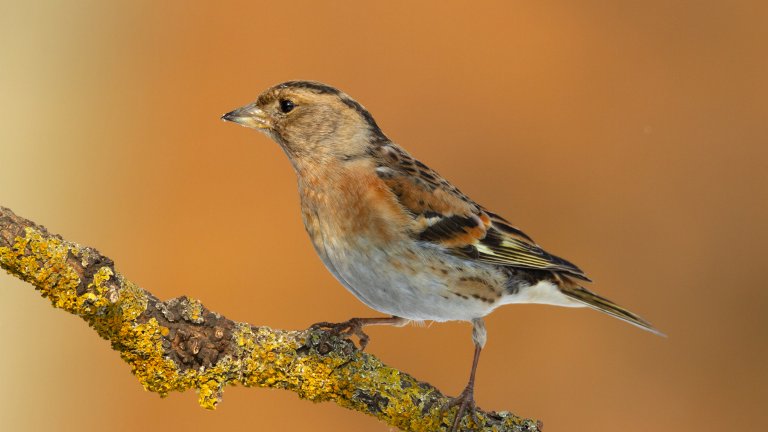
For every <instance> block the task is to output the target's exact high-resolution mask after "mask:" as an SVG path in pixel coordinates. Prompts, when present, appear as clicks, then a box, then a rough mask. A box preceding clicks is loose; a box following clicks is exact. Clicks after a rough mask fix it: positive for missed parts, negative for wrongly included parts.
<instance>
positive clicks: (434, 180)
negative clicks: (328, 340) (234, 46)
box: [222, 81, 659, 430]
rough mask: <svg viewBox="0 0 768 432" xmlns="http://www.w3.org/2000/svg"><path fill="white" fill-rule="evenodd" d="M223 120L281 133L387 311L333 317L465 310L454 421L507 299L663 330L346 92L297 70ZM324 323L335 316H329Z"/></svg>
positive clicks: (302, 180) (344, 257) (327, 231)
mask: <svg viewBox="0 0 768 432" xmlns="http://www.w3.org/2000/svg"><path fill="white" fill-rule="evenodd" d="M222 119H223V120H226V121H231V122H235V123H238V124H240V125H242V126H246V127H249V128H252V129H256V130H258V131H260V132H263V133H265V134H266V135H267V136H269V137H270V138H272V139H273V140H274V141H276V142H277V143H278V144H279V145H280V147H281V148H282V149H283V151H284V152H285V153H286V154H287V155H288V158H289V159H290V161H291V164H292V165H293V168H294V170H295V171H296V175H297V177H298V186H299V195H300V196H301V214H302V216H303V220H304V226H305V227H306V230H307V232H308V233H309V237H310V239H311V240H312V244H313V245H314V247H315V250H316V251H317V253H318V255H320V258H321V259H322V261H323V263H324V264H325V266H326V267H327V268H328V270H329V271H330V272H331V273H333V275H334V276H335V277H336V279H338V280H339V282H341V284H342V285H344V286H345V287H346V288H347V289H348V290H349V291H350V292H352V294H354V295H355V296H356V297H357V298H358V299H360V301H362V302H363V303H365V304H366V305H368V306H369V307H371V308H372V309H375V310H377V311H380V312H383V313H385V314H389V315H392V317H391V318H367V319H366V318H356V319H352V320H350V321H348V322H346V323H342V324H340V325H338V326H337V327H335V328H336V329H344V331H345V332H346V333H355V334H357V335H359V336H360V338H361V346H363V347H364V346H365V343H366V342H367V336H365V334H364V333H363V332H362V327H363V326H365V325H371V324H393V325H403V324H405V323H407V322H409V321H411V320H413V321H424V320H431V321H450V320H460V321H469V322H471V323H472V325H473V331H472V339H473V341H474V345H475V351H474V359H473V362H472V369H471V372H470V376H469V382H468V383H467V386H466V388H465V389H464V391H463V392H462V393H461V395H459V396H458V397H457V398H455V399H453V402H452V403H451V405H450V406H456V405H458V406H459V410H458V413H457V414H456V417H455V419H454V422H453V424H452V428H451V429H452V430H456V429H457V428H458V426H459V423H460V422H461V419H462V418H463V417H464V414H465V413H467V412H469V413H470V414H474V409H475V404H474V395H473V391H474V380H475V371H476V370H477V363H478V359H479V357H480V351H481V350H482V348H483V346H484V345H485V342H486V330H485V325H484V323H483V317H484V316H486V315H488V314H489V313H491V312H492V311H493V310H494V309H496V308H497V307H499V306H502V305H506V304H512V303H540V304H550V305H557V306H566V307H584V306H586V307H591V308H593V309H597V310H599V311H601V312H605V313H607V314H609V315H611V316H614V317H616V318H619V319H621V320H624V321H626V322H629V323H631V324H634V325H636V326H638V327H640V328H643V329H645V330H649V331H651V332H654V333H659V332H658V330H656V329H654V328H653V327H652V326H651V325H650V324H649V323H648V322H647V321H645V320H643V319H642V318H640V317H639V316H637V315H635V314H634V313H632V312H630V311H628V310H627V309H624V308H622V307H620V306H618V305H616V304H615V303H613V302H611V301H610V300H608V299H606V298H604V297H601V296H599V295H597V294H595V293H593V292H592V291H589V290H588V289H586V288H584V287H583V286H581V285H580V284H582V283H584V282H589V281H590V279H589V278H587V276H586V275H585V274H584V272H583V271H582V270H581V269H580V268H578V267H577V266H576V265H574V264H573V263H571V262H569V261H567V260H565V259H563V258H560V257H557V256H555V255H552V254H550V253H548V252H546V251H544V250H543V249H542V248H541V247H539V245H537V244H536V243H535V242H534V241H533V240H532V239H531V237H529V236H528V235H526V234H525V233H523V232H522V231H521V230H519V229H518V228H516V227H514V226H513V225H512V224H510V223H509V222H507V220H506V219H504V218H503V217H501V216H499V215H497V214H495V213H492V212H490V211H488V210H487V209H485V208H484V207H482V206H480V205H479V204H477V203H475V202H474V201H472V200H471V199H470V198H469V197H467V196H466V195H464V194H463V193H461V191H459V189H457V188H456V187H455V186H453V185H452V184H451V183H449V182H448V181H447V180H445V179H444V178H443V177H441V176H440V175H439V174H438V173H437V172H435V171H434V170H432V169H431V168H429V167H427V166H426V165H424V164H423V163H421V162H419V161H418V160H416V159H414V158H413V157H412V156H411V155H410V154H408V152H406V151H405V150H404V149H403V148H401V147H400V146H398V145H397V144H395V143H394V142H392V141H391V140H390V139H389V138H387V136H386V135H384V133H383V132H382V131H381V129H380V128H379V126H378V125H377V124H376V121H375V120H374V119H373V116H372V115H371V114H370V113H369V112H368V111H366V109H365V108H363V106H362V105H360V104H359V103H358V102H356V101H355V100H354V99H352V98H351V97H349V96H348V95H346V94H345V93H343V92H341V91H339V90H337V89H335V88H333V87H330V86H327V85H325V84H321V83H318V82H312V81H289V82H285V83H282V84H279V85H277V86H274V87H272V88H270V89H268V90H266V91H265V92H264V93H262V94H261V95H260V96H259V97H258V99H256V101H255V102H253V103H251V104H249V105H246V106H243V107H241V108H238V109H236V110H234V111H232V112H229V113H227V114H225V115H224V116H223V117H222ZM323 324H325V325H328V323H323Z"/></svg>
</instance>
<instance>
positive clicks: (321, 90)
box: [277, 81, 389, 144]
mask: <svg viewBox="0 0 768 432" xmlns="http://www.w3.org/2000/svg"><path fill="white" fill-rule="evenodd" d="M277 87H278V88H288V87H291V88H300V89H307V90H312V91H314V92H316V93H318V94H330V95H335V96H337V97H338V98H339V100H341V102H343V103H344V105H346V106H348V107H350V108H352V109H353V110H355V111H357V113H358V114H360V116H361V117H363V119H364V120H365V122H366V123H368V125H369V126H370V127H371V132H372V133H373V139H372V140H371V144H382V143H385V142H389V138H387V136H386V135H384V132H382V131H381V128H379V125H377V124H376V120H374V118H373V116H372V115H371V113H369V112H368V110H366V109H365V108H363V106H362V105H360V104H359V103H358V102H357V101H356V100H354V99H352V98H350V97H349V96H347V95H346V94H344V93H342V92H341V90H338V89H336V88H333V87H331V86H329V85H325V84H322V83H319V82H314V81H286V82H284V83H282V84H280V85H278V86H277Z"/></svg>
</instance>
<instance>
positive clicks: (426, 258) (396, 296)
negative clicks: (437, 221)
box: [318, 240, 497, 321]
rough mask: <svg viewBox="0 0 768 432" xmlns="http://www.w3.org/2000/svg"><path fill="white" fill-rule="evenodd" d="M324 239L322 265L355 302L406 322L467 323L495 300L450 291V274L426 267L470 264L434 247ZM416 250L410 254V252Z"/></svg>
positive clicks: (480, 314)
mask: <svg viewBox="0 0 768 432" xmlns="http://www.w3.org/2000/svg"><path fill="white" fill-rule="evenodd" d="M344 243H345V244H338V243H334V242H326V243H325V244H324V245H323V250H318V253H319V254H320V257H321V258H322V260H323V262H324V263H325V265H326V267H328V269H329V270H330V271H331V273H333V275H334V276H335V277H336V278H337V279H338V280H339V281H340V282H341V283H342V284H343V285H344V286H345V287H346V288H347V289H348V290H349V291H350V292H352V294H354V295H355V296H356V297H357V298H358V299H360V301H362V302H363V303H365V304H366V305H368V306H369V307H371V308H373V309H375V310H377V311H379V312H383V313H385V314H390V315H394V316H398V317H402V318H407V319H410V320H419V321H421V320H431V321H450V320H461V321H470V320H472V319H474V318H479V317H483V316H485V315H487V314H489V313H490V312H491V311H492V310H493V309H494V308H495V306H497V304H489V303H488V302H483V301H479V300H476V299H473V298H469V299H467V298H459V297H457V296H455V295H451V294H450V291H451V290H450V288H451V287H450V283H451V281H450V277H447V276H446V275H444V274H443V273H442V272H440V271H434V270H430V268H429V265H428V263H429V262H431V261H434V260H436V259H437V257H436V255H437V254H439V255H440V257H439V258H440V259H441V260H442V261H443V262H446V263H448V264H450V265H453V266H465V267H466V268H467V269H468V270H471V268H472V267H471V265H468V263H467V262H466V261H464V260H461V259H460V258H456V257H452V256H448V255H445V254H443V253H441V252H439V251H438V250H437V249H429V248H426V249H425V248H420V247H419V248H417V250H413V249H412V250H411V252H412V253H409V252H408V250H407V247H413V243H410V242H409V243H408V244H406V245H403V246H402V247H401V248H397V247H394V248H393V247H389V248H387V253H385V252H383V251H381V250H380V249H378V248H376V247H374V246H371V245H369V244H365V240H357V241H356V242H355V243H353V244H351V245H350V244H349V243H348V242H347V241H345V242H344ZM414 254H415V256H414Z"/></svg>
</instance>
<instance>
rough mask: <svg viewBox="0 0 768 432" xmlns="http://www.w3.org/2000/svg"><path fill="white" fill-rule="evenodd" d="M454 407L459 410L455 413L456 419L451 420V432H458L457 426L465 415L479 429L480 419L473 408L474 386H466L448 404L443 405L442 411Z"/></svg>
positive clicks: (475, 407) (474, 407)
mask: <svg viewBox="0 0 768 432" xmlns="http://www.w3.org/2000/svg"><path fill="white" fill-rule="evenodd" d="M455 406H458V407H459V409H458V410H457V411H456V417H454V419H453V425H451V429H450V431H451V432H457V431H458V430H459V425H460V424H461V420H462V418H464V416H465V415H467V416H469V417H470V418H471V419H472V422H474V424H475V427H476V428H478V429H479V428H480V425H481V424H482V423H480V418H479V417H478V416H477V412H476V409H477V406H475V390H474V386H467V387H466V388H465V389H464V391H462V392H461V394H460V395H458V396H457V397H455V398H453V399H451V400H450V402H448V403H447V404H445V406H444V407H443V410H444V411H447V410H450V409H451V408H453V407H455Z"/></svg>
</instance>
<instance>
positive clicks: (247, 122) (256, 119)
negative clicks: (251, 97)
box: [221, 104, 272, 129]
mask: <svg viewBox="0 0 768 432" xmlns="http://www.w3.org/2000/svg"><path fill="white" fill-rule="evenodd" d="M221 119H222V120H224V121H230V122H233V123H237V124H239V125H241V126H245V127H247V128H251V129H270V128H271V127H272V122H271V121H270V119H269V117H268V116H267V113H265V112H264V111H262V110H261V109H260V108H259V107H257V106H256V104H250V105H246V106H244V107H241V108H238V109H236V110H234V111H230V112H228V113H226V114H224V115H223V116H221Z"/></svg>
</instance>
